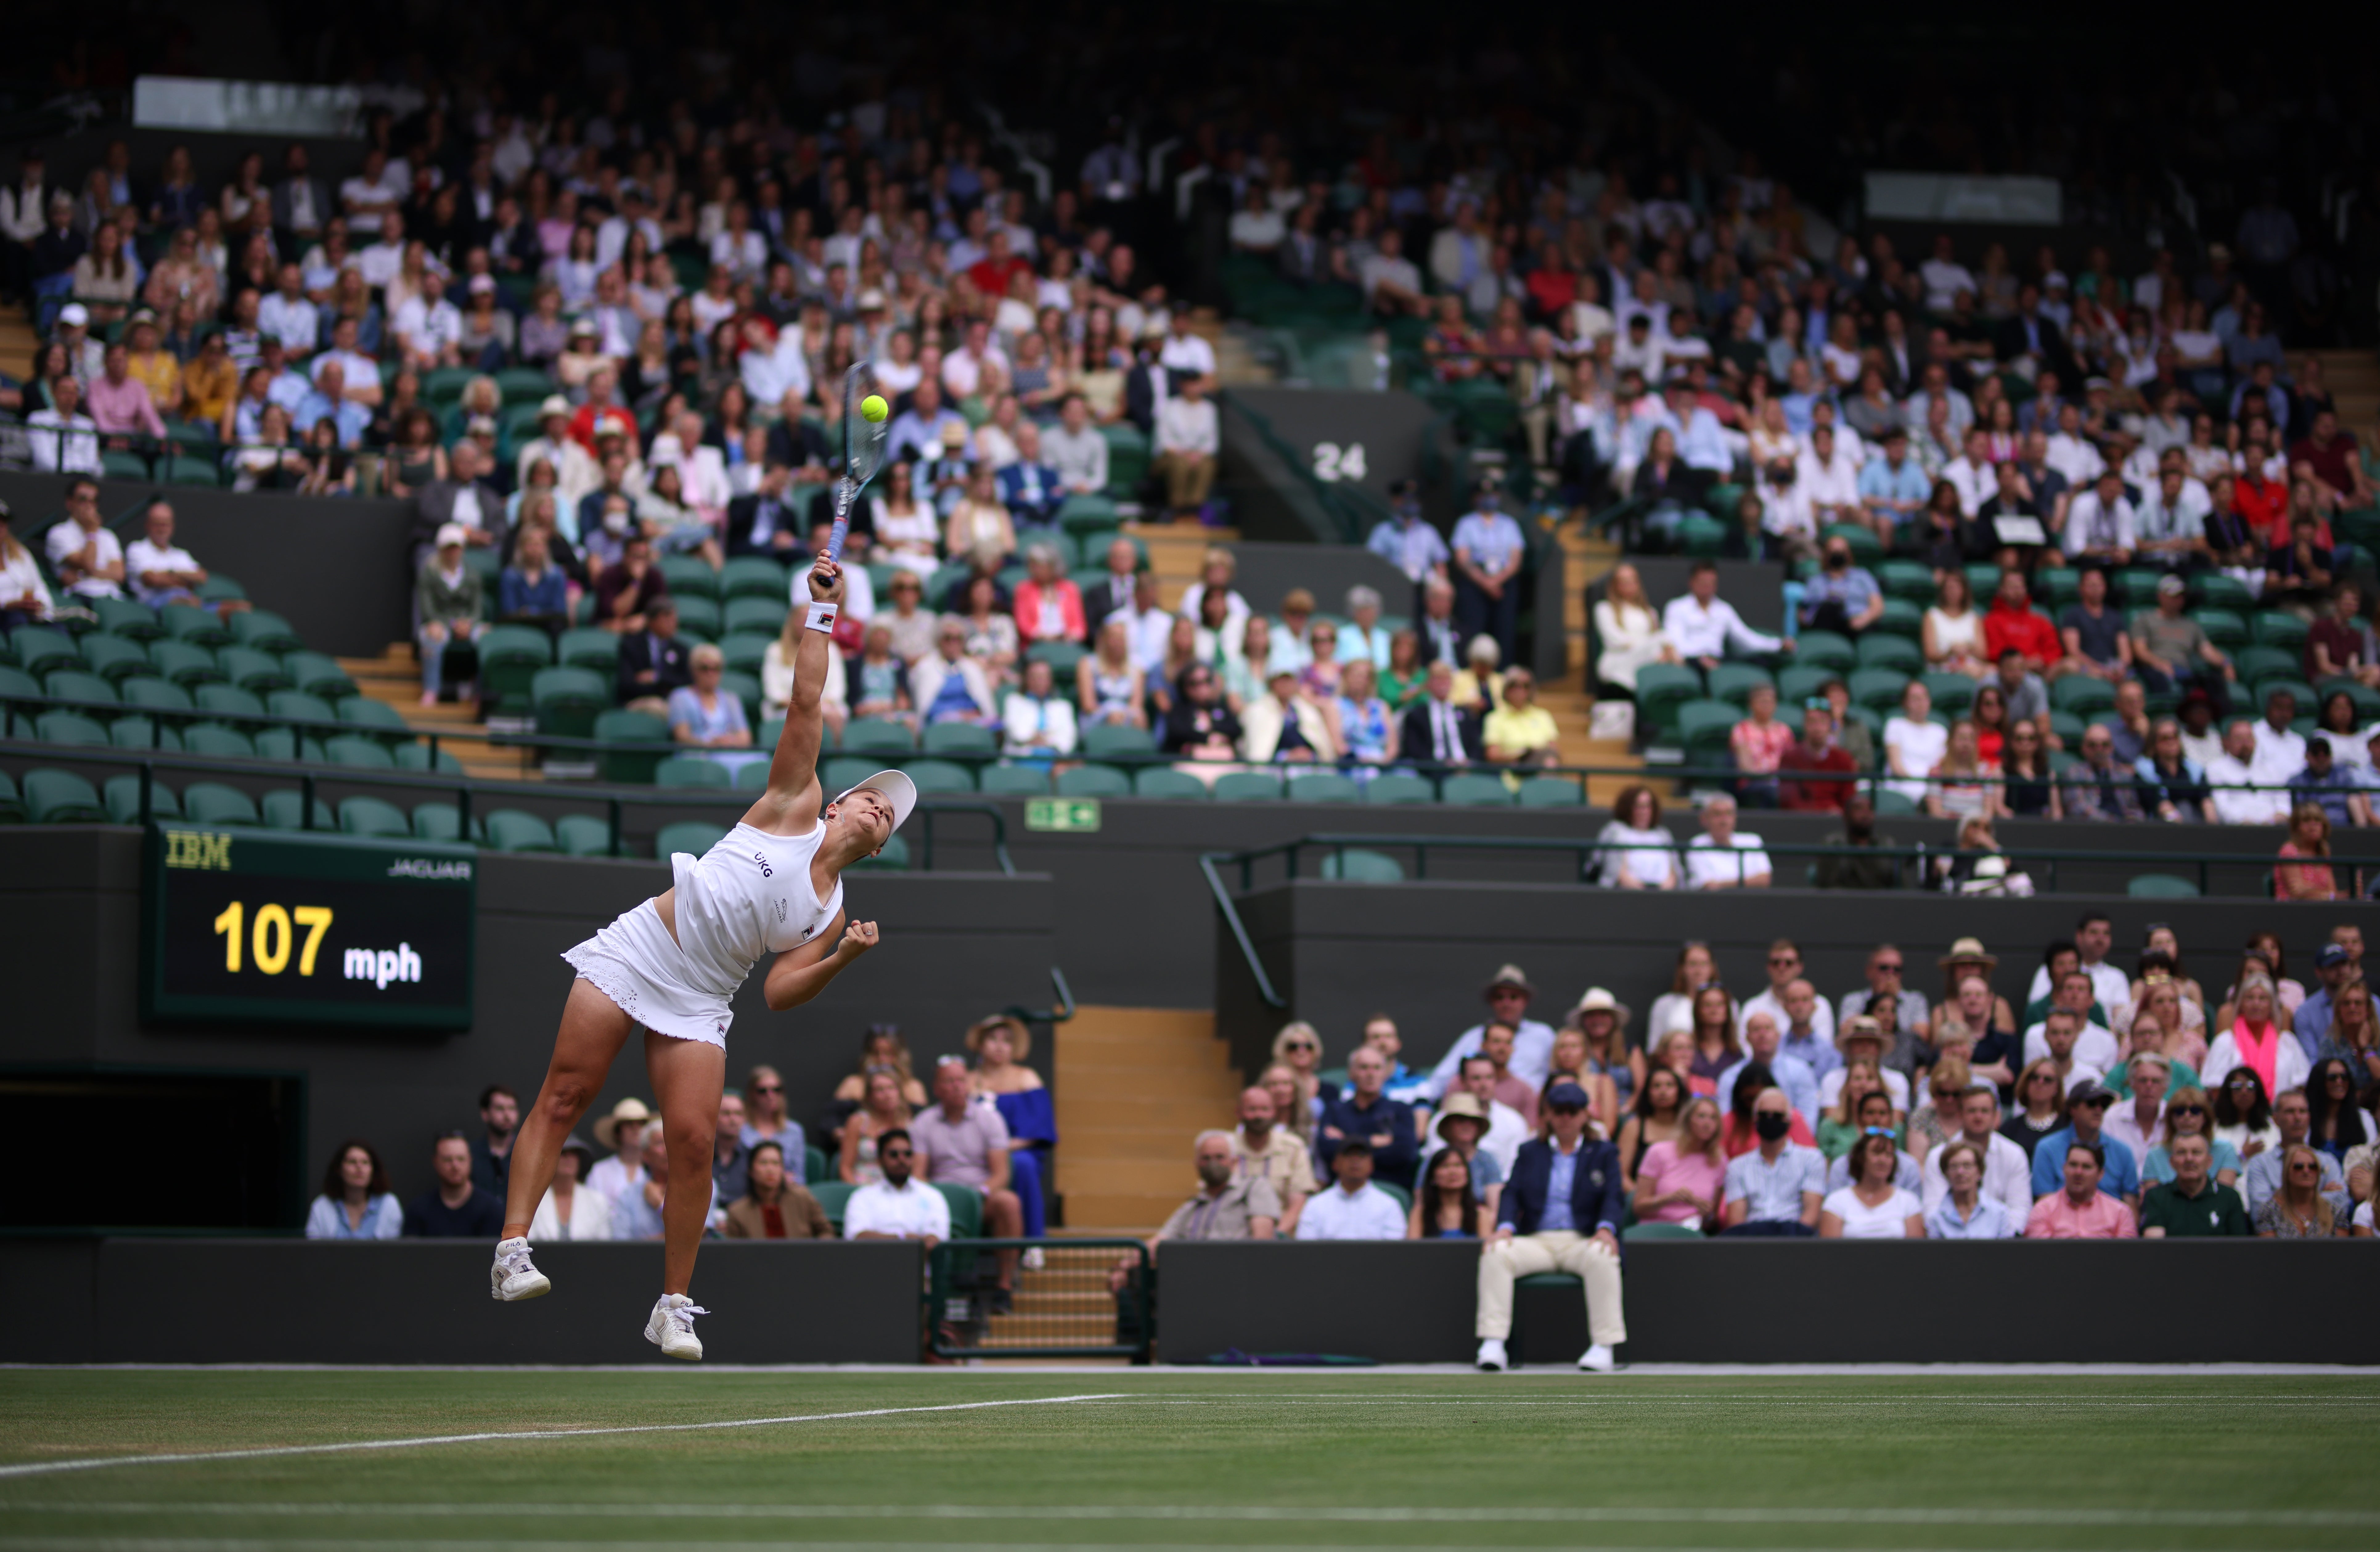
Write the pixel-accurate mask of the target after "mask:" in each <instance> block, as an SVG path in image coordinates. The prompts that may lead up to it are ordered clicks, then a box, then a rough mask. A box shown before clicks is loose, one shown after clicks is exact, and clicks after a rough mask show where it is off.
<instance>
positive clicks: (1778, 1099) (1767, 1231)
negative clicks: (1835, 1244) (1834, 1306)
mask: <svg viewBox="0 0 2380 1552" xmlns="http://www.w3.org/2000/svg"><path fill="white" fill-rule="evenodd" d="M1752 1126H1753V1130H1754V1132H1755V1134H1757V1135H1758V1136H1759V1138H1760V1146H1758V1147H1756V1148H1754V1149H1753V1150H1751V1151H1750V1152H1749V1153H1744V1154H1740V1155H1738V1156H1737V1157H1736V1158H1732V1159H1730V1160H1729V1161H1728V1166H1727V1184H1726V1189H1725V1190H1724V1191H1723V1193H1722V1196H1723V1198H1724V1205H1723V1206H1722V1208H1721V1212H1722V1213H1723V1215H1724V1217H1725V1219H1726V1222H1727V1227H1726V1228H1725V1229H1724V1230H1722V1231H1721V1232H1723V1233H1727V1234H1732V1235H1738V1236H1747V1235H1757V1236H1767V1237H1771V1238H1801V1239H1807V1238H1810V1237H1812V1236H1813V1235H1815V1234H1816V1232H1817V1229H1818V1209H1819V1206H1820V1205H1821V1204H1822V1203H1823V1202H1824V1201H1825V1199H1826V1181H1827V1158H1826V1155H1824V1154H1822V1153H1820V1152H1819V1151H1818V1150H1817V1149H1816V1148H1814V1147H1810V1146H1805V1145H1803V1144H1801V1143H1797V1142H1794V1141H1793V1140H1792V1133H1793V1102H1792V1101H1791V1099H1789V1098H1788V1097H1786V1094H1785V1091H1784V1090H1783V1089H1781V1088H1771V1089H1768V1090H1766V1091H1765V1092H1763V1093H1762V1094H1761V1095H1760V1097H1758V1098H1756V1099H1755V1100H1754V1101H1753V1104H1752Z"/></svg>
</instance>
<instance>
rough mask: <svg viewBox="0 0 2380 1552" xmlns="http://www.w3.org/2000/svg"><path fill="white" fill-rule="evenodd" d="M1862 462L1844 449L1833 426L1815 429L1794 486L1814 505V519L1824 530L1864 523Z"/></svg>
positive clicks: (1799, 466) (1797, 471) (1802, 456)
mask: <svg viewBox="0 0 2380 1552" xmlns="http://www.w3.org/2000/svg"><path fill="white" fill-rule="evenodd" d="M1859 476H1860V470H1859V460H1858V459H1857V458H1856V457H1854V456H1853V455H1852V454H1851V453H1850V452H1849V451H1848V450H1847V449H1845V448H1843V447H1842V446H1841V445H1840V437H1838V435H1837V434H1836V431H1835V429H1834V428H1833V427H1832V426H1816V427H1813V428H1812V429H1811V431H1810V445H1809V448H1808V449H1807V450H1806V451H1805V452H1803V454H1802V455H1801V457H1800V459H1799V460H1798V461H1797V464H1796V473H1795V477H1794V480H1793V483H1794V485H1795V487H1796V488H1797V489H1798V490H1800V491H1801V492H1802V495H1803V499H1804V500H1806V501H1807V502H1808V503H1810V515H1811V517H1812V518H1813V519H1814V520H1815V522H1816V523H1817V525H1818V526H1819V527H1825V526H1826V525H1828V524H1829V523H1862V524H1863V526H1864V518H1865V516H1866V512H1865V510H1864V508H1863V507H1862V506H1861V505H1860V493H1859Z"/></svg>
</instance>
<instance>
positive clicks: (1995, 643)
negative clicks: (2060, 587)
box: [1984, 571, 2066, 679]
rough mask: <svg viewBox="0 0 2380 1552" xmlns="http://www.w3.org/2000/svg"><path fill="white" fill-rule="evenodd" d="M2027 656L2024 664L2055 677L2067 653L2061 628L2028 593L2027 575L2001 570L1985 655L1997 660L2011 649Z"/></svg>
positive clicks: (1989, 617)
mask: <svg viewBox="0 0 2380 1552" xmlns="http://www.w3.org/2000/svg"><path fill="white" fill-rule="evenodd" d="M2011 647H2013V648H2015V649H2016V650H2017V651H2018V652H2019V653H2020V654H2022V656H2023V658H2024V665H2025V667H2027V668H2028V669H2031V670H2033V671H2034V673H2039V674H2040V675H2041V676H2042V677H2043V678H2044V679H2054V678H2056V677H2057V676H2058V669H2059V667H2060V666H2061V665H2062V662H2063V660H2064V658H2065V656H2066V653H2065V649H2063V647H2062V646H2061V645H2060V644H2059V642H2058V627H2057V626H2056V625H2053V624H2050V623H2049V616H2048V615H2046V614H2044V613H2042V612H2041V611H2039V610H2037V609H2035V608H2034V606H2033V600H2032V599H2031V598H2030V597H2029V596H2027V594H2026V592H2025V585H2024V574H2023V573H2022V572H2017V571H2004V572H2001V573H2000V586H1999V590H1998V592H1996V593H1994V594H1993V595H1992V607H1991V612H1989V613H1987V614H1985V616H1984V656H1985V657H1986V658H1988V659H1990V660H1991V661H1994V662H1998V661H1999V656H2000V654H2001V653H2002V652H2004V651H2006V650H2008V649H2010V648H2011Z"/></svg>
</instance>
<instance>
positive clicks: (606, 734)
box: [592, 709, 675, 782]
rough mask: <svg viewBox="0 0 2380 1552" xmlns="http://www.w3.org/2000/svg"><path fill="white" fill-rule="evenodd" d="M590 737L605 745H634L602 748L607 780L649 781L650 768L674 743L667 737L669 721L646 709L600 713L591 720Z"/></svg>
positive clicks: (656, 764)
mask: <svg viewBox="0 0 2380 1552" xmlns="http://www.w3.org/2000/svg"><path fill="white" fill-rule="evenodd" d="M592 736H594V737H596V738H600V739H601V740H602V741H603V742H604V743H606V744H627V745H633V746H637V747H632V748H626V749H605V750H604V751H603V754H602V765H603V780H605V781H607V782H650V781H651V780H652V779H653V771H654V769H655V768H656V767H657V766H659V765H660V763H661V762H662V759H663V758H667V756H668V754H669V751H670V750H671V749H672V748H673V747H674V746H675V741H674V739H672V738H671V737H670V730H669V724H668V723H667V722H665V721H662V720H661V719H660V718H659V717H656V716H654V715H653V714H652V713H651V712H650V711H629V710H625V709H619V710H612V711H605V712H602V713H601V714H600V715H599V716H597V717H596V719H595V727H594V732H593V734H592Z"/></svg>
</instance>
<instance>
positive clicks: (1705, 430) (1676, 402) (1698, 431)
mask: <svg viewBox="0 0 2380 1552" xmlns="http://www.w3.org/2000/svg"><path fill="white" fill-rule="evenodd" d="M1670 415H1671V417H1673V418H1675V419H1676V420H1677V422H1678V423H1679V424H1680V425H1682V426H1683V427H1684V428H1685V430H1683V431H1682V432H1680V433H1679V434H1678V456H1679V457H1680V458H1681V459H1682V460H1683V461H1684V463H1685V466H1686V467H1688V468H1694V469H1702V470H1704V471H1705V472H1706V473H1710V474H1715V475H1717V476H1718V478H1720V479H1726V478H1727V477H1728V475H1729V474H1730V473H1732V472H1733V471H1734V468H1735V454H1734V453H1733V452H1732V451H1731V450H1730V448H1729V447H1728V445H1727V433H1726V432H1725V431H1724V430H1721V429H1720V427H1719V423H1718V416H1716V415H1714V414H1712V413H1711V412H1710V411H1709V410H1707V409H1706V408H1704V407H1703V406H1701V405H1699V404H1696V403H1695V402H1694V385H1693V384H1692V383H1690V382H1687V381H1686V380H1685V379H1684V378H1682V377H1674V378H1671V379H1670Z"/></svg>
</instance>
